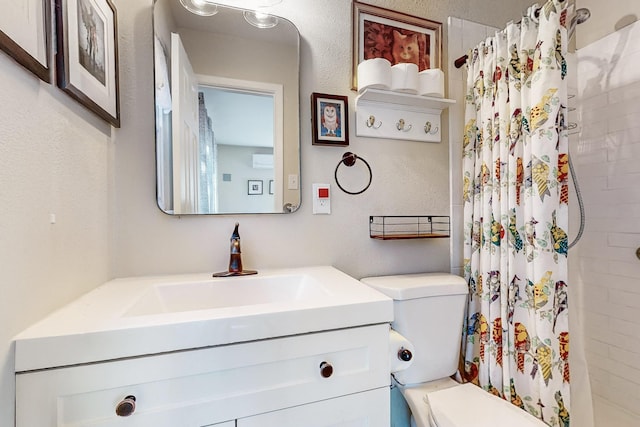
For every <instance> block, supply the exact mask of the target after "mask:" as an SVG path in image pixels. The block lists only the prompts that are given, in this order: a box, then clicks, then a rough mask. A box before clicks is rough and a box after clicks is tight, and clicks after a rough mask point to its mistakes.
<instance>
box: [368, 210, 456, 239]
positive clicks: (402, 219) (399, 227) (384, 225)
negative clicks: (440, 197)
mask: <svg viewBox="0 0 640 427" xmlns="http://www.w3.org/2000/svg"><path fill="white" fill-rule="evenodd" d="M450 233H451V222H450V219H449V217H448V216H438V215H413V216H400V215H396V216H393V215H382V216H370V217H369V237H371V238H372V239H379V240H404V239H434V238H442V237H449V236H450Z"/></svg>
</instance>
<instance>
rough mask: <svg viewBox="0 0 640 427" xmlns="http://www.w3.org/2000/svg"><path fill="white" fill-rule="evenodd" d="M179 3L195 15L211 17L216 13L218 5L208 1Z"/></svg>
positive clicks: (182, 1)
mask: <svg viewBox="0 0 640 427" xmlns="http://www.w3.org/2000/svg"><path fill="white" fill-rule="evenodd" d="M180 3H181V4H182V6H184V8H185V9H187V10H188V11H189V12H191V13H195V14H196V15H200V16H213V15H215V14H216V13H218V5H217V4H215V3H213V2H212V1H209V0H180Z"/></svg>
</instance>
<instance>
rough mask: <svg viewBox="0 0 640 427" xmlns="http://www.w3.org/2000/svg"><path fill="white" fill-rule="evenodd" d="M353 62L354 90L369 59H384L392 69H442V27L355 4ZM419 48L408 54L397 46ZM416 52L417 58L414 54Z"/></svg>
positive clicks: (397, 13) (353, 15)
mask: <svg viewBox="0 0 640 427" xmlns="http://www.w3.org/2000/svg"><path fill="white" fill-rule="evenodd" d="M352 18H353V34H352V46H353V48H352V49H353V50H352V52H353V60H352V69H351V89H353V90H356V89H357V87H358V64H359V63H360V62H362V61H364V60H366V59H373V58H384V59H387V60H388V61H389V62H390V63H391V65H395V64H397V63H402V62H413V63H416V64H417V65H418V71H423V70H426V69H430V68H440V61H441V58H442V23H441V22H437V21H432V20H430V19H425V18H420V17H417V16H412V15H407V14H404V13H401V12H396V11H394V10H389V9H384V8H382V7H377V6H371V5H369V4H365V3H360V2H357V1H354V2H353V6H352ZM416 44H417V46H418V49H413V50H412V51H411V52H413V54H411V53H408V50H406V49H405V50H403V49H395V50H394V45H397V46H407V45H411V46H414V45H416ZM416 51H417V54H415V52H416Z"/></svg>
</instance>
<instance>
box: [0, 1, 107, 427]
mask: <svg viewBox="0 0 640 427" xmlns="http://www.w3.org/2000/svg"><path fill="white" fill-rule="evenodd" d="M0 7H1V6H0ZM0 13H1V12H0ZM0 76H2V77H1V78H0V200H1V201H2V204H3V208H2V209H1V210H0V272H1V274H2V278H1V279H0V346H1V349H0V425H2V426H12V425H13V399H14V398H13V395H14V389H13V383H14V378H13V358H12V351H11V347H10V343H11V338H12V337H13V336H14V335H15V334H17V333H18V332H20V331H21V330H22V329H25V328H26V327H27V326H29V325H30V324H32V323H34V322H36V321H37V320H39V319H40V318H42V317H43V316H44V315H45V314H47V313H49V312H51V311H53V310H55V309H56V308H58V307H60V306H62V305H64V304H65V303H67V302H69V301H71V300H73V299H74V298H75V297H77V296H78V295H79V294H81V293H83V292H85V291H88V290H90V289H92V288H94V287H96V286H97V285H99V284H100V283H102V282H104V281H105V280H107V279H108V278H109V277H110V273H109V271H108V270H109V239H108V234H109V230H110V224H109V221H108V219H109V217H108V206H109V196H108V191H109V176H110V174H109V171H108V165H109V163H110V162H109V157H108V150H109V147H110V145H111V142H110V132H111V130H110V128H109V127H108V126H106V125H105V124H104V123H103V122H101V121H100V120H98V119H97V118H95V117H94V116H93V115H92V114H91V113H89V112H87V111H86V110H84V108H83V107H81V106H80V105H78V104H77V103H76V102H74V101H72V100H71V98H69V97H68V96H67V95H66V94H64V93H62V92H61V91H59V90H57V89H56V88H55V87H54V86H51V85H48V84H45V83H42V82H40V81H39V80H38V79H37V78H36V77H35V76H33V75H32V74H30V73H29V72H27V71H26V70H24V69H23V68H22V67H20V66H19V65H17V64H16V63H15V62H14V61H13V60H11V59H10V58H9V57H8V56H7V55H5V54H4V53H0ZM50 214H55V216H56V223H55V224H51V223H50Z"/></svg>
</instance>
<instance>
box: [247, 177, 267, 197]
mask: <svg viewBox="0 0 640 427" xmlns="http://www.w3.org/2000/svg"><path fill="white" fill-rule="evenodd" d="M262 184H263V182H262V180H259V179H250V180H248V181H247V194H248V195H250V196H259V195H261V194H262V193H263V189H262Z"/></svg>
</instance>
